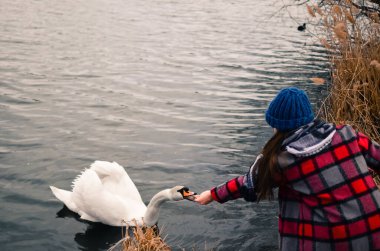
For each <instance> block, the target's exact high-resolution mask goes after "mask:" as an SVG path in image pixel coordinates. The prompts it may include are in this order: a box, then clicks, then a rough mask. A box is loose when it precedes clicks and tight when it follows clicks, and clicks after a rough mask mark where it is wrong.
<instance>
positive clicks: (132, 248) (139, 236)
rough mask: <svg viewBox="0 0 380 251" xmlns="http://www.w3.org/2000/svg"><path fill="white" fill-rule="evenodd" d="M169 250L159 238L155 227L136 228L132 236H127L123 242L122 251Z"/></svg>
mask: <svg viewBox="0 0 380 251" xmlns="http://www.w3.org/2000/svg"><path fill="white" fill-rule="evenodd" d="M170 250H171V248H170V247H169V246H168V245H167V244H166V243H165V241H164V240H163V239H162V238H161V237H160V234H159V231H158V228H157V227H156V226H153V227H147V226H142V227H140V226H137V227H134V228H133V235H132V236H129V235H127V236H126V237H125V239H124V242H123V251H170Z"/></svg>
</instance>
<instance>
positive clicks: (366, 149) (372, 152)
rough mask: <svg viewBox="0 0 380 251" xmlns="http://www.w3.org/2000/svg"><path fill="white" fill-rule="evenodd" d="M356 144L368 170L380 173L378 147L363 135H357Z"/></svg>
mask: <svg viewBox="0 0 380 251" xmlns="http://www.w3.org/2000/svg"><path fill="white" fill-rule="evenodd" d="M358 144H359V147H360V148H361V151H362V153H363V156H364V158H365V160H366V162H367V165H368V167H369V168H371V169H373V170H374V171H376V172H377V173H379V172H380V145H379V144H378V143H376V142H375V141H371V140H370V139H369V138H368V137H367V136H366V135H364V134H363V133H360V132H359V133H358Z"/></svg>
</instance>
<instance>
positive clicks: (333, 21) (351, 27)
mask: <svg viewBox="0 0 380 251" xmlns="http://www.w3.org/2000/svg"><path fill="white" fill-rule="evenodd" d="M357 6H358V5H357V4H356V3H355V2H353V1H351V0H345V1H333V0H327V1H324V2H322V4H320V7H318V6H316V5H314V6H313V7H311V6H310V5H309V6H308V7H307V11H308V12H309V13H310V12H312V13H310V14H311V16H312V17H313V18H314V19H315V18H319V21H320V23H321V24H322V26H323V27H324V31H323V32H322V35H321V36H320V40H321V43H322V45H324V46H325V48H326V49H327V50H328V51H330V55H331V79H332V82H331V85H330V86H329V95H328V97H327V99H326V100H325V102H323V104H322V106H321V110H320V114H319V115H320V116H321V117H323V118H324V119H326V121H330V122H334V123H336V124H342V123H347V124H350V125H352V126H354V127H355V128H356V129H357V130H359V131H362V132H363V133H365V134H366V135H368V136H369V137H370V138H372V139H373V140H375V141H377V142H380V63H379V62H380V21H379V20H380V18H379V14H378V10H377V11H376V10H375V9H374V11H373V12H371V11H368V12H366V13H363V12H362V11H361V10H359V9H358V8H357ZM375 180H377V181H380V179H379V177H375ZM378 184H380V182H378Z"/></svg>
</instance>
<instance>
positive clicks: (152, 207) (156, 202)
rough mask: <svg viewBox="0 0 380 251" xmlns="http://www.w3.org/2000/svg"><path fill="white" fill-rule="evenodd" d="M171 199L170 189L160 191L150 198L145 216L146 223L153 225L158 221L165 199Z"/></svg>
mask: <svg viewBox="0 0 380 251" xmlns="http://www.w3.org/2000/svg"><path fill="white" fill-rule="evenodd" d="M168 200H171V198H170V193H169V189H165V190H162V191H161V192H158V193H157V194H156V195H154V196H153V198H152V199H151V200H150V202H149V204H148V207H147V209H146V212H145V216H144V223H145V224H146V225H147V226H153V225H154V224H156V223H157V221H158V214H159V212H160V206H161V204H162V203H164V202H165V201H168Z"/></svg>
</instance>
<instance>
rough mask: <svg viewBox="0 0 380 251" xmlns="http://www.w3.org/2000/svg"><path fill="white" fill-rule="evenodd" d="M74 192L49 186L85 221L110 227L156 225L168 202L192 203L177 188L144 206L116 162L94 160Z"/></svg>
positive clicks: (184, 191)
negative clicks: (185, 200)
mask: <svg viewBox="0 0 380 251" xmlns="http://www.w3.org/2000/svg"><path fill="white" fill-rule="evenodd" d="M72 188H73V189H72V191H71V192H70V191H66V190H62V189H59V188H56V187H54V186H50V189H51V191H52V192H53V194H54V195H55V197H57V199H59V200H60V201H62V202H63V203H64V204H65V205H66V206H67V207H68V208H69V209H70V210H71V211H74V212H76V213H78V214H79V215H80V218H81V219H83V220H88V221H92V222H101V223H103V224H106V225H111V226H126V225H128V226H135V223H136V224H137V225H143V224H145V225H147V226H153V225H154V224H156V223H157V221H158V214H159V208H160V205H161V204H162V203H164V202H165V201H169V200H172V201H178V200H183V199H188V200H193V199H194V196H193V195H194V194H195V193H193V192H191V191H189V189H188V188H187V187H184V186H175V187H173V188H171V189H165V190H162V191H160V192H159V193H157V194H156V195H154V196H153V198H152V199H151V201H150V202H149V204H148V207H146V206H145V204H144V202H143V201H142V199H141V196H140V193H139V191H138V190H137V188H136V186H135V184H134V183H133V181H132V180H131V179H130V178H129V176H128V174H127V172H126V171H125V170H124V168H123V167H122V166H120V165H119V164H117V163H116V162H113V163H111V162H107V161H95V162H94V163H93V164H92V165H91V167H90V168H88V169H85V170H84V171H83V172H82V173H81V174H80V175H79V176H78V177H77V178H76V179H75V180H74V181H73V185H72Z"/></svg>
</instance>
